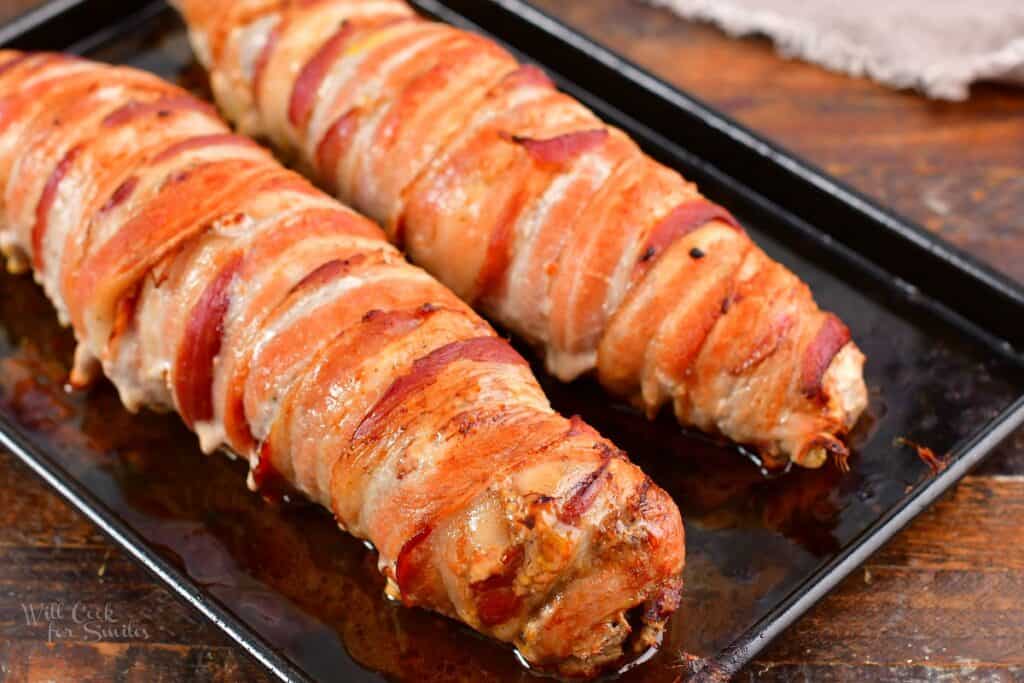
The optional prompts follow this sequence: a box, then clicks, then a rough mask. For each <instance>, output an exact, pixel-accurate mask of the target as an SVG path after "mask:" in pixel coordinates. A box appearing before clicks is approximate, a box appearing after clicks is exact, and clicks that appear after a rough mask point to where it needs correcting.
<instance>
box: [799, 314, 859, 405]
mask: <svg viewBox="0 0 1024 683" xmlns="http://www.w3.org/2000/svg"><path fill="white" fill-rule="evenodd" d="M849 341H850V329H849V328H848V327H847V326H846V325H844V324H843V321H842V320H840V319H839V318H837V317H836V316H834V315H832V314H828V315H826V316H825V321H824V323H822V326H821V329H820V330H818V334H817V335H816V336H815V337H814V341H812V342H811V344H810V346H808V347H807V351H805V352H804V359H803V368H802V370H801V373H800V389H801V391H803V393H804V396H806V397H807V398H810V399H814V400H818V401H820V400H824V399H825V398H826V397H825V395H824V393H823V392H822V379H824V377H825V371H826V370H828V366H829V365H831V364H832V359H833V358H835V357H836V354H838V353H839V351H840V350H841V349H842V348H843V347H844V346H846V344H847V343H848V342H849Z"/></svg>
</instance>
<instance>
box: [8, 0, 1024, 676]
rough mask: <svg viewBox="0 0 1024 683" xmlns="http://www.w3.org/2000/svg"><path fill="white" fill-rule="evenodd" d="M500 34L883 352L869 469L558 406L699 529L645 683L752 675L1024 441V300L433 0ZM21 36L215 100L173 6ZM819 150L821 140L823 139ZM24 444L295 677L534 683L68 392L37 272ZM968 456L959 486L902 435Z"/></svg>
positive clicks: (80, 11) (703, 126) (11, 38)
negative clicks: (642, 473) (616, 449)
mask: <svg viewBox="0 0 1024 683" xmlns="http://www.w3.org/2000/svg"><path fill="white" fill-rule="evenodd" d="M414 4H416V5H417V6H418V7H419V8H420V9H421V10H423V11H425V12H427V13H428V14H431V15H433V16H436V17H438V18H441V19H443V20H445V21H450V22H452V23H456V24H461V25H465V26H471V27H477V28H479V29H481V30H484V31H485V32H489V33H491V34H492V35H495V36H497V37H499V38H500V39H502V40H503V41H504V42H506V43H507V44H508V45H509V46H510V47H512V48H513V49H516V50H518V51H519V52H520V54H521V55H522V56H524V58H526V59H529V60H532V61H536V62H538V63H540V64H541V65H542V66H544V67H545V68H546V69H548V70H549V71H550V72H551V73H553V75H554V76H555V77H556V79H557V80H558V81H559V83H560V85H561V86H563V87H564V88H566V89H568V90H570V91H571V92H573V94H575V95H577V96H578V97H581V98H582V99H584V100H585V101H586V102H587V103H588V104H589V105H590V106H592V107H593V108H595V109H596V110H597V111H599V113H600V114H601V115H602V116H604V117H605V118H606V119H608V120H610V121H612V122H614V123H615V124H617V125H619V126H621V127H623V128H625V129H626V130H627V131H629V132H630V133H631V134H633V135H634V136H635V137H636V138H637V139H638V140H639V141H640V142H641V143H642V144H643V145H644V146H645V147H646V148H647V149H648V151H649V152H650V153H652V154H653V155H655V156H657V157H658V158H660V159H661V160H663V161H665V162H666V163H668V164H670V165H672V166H675V167H676V168H678V169H680V170H681V171H682V172H683V173H684V174H686V175H687V176H688V177H690V178H691V179H693V180H695V181H697V182H698V183H699V184H700V185H701V187H702V189H703V191H704V192H705V193H706V194H707V195H709V196H710V197H711V198H712V199H715V200H717V201H720V202H722V203H724V204H726V205H727V206H729V207H730V209H732V211H733V212H734V213H735V214H736V215H737V216H738V217H739V218H740V220H741V221H742V222H743V223H744V225H745V226H746V227H747V229H748V230H749V231H750V232H751V233H752V235H753V236H754V237H755V239H756V240H757V241H758V242H759V243H760V244H761V245H762V246H764V247H765V248H766V249H767V250H768V251H769V252H770V253H771V254H772V255H773V256H775V257H776V258H778V259H779V260H781V261H782V262H784V263H786V264H787V265H788V266H790V267H791V268H793V269H794V270H795V271H796V272H797V273H798V274H799V275H800V276H801V277H803V278H804V279H805V280H806V281H807V282H808V283H809V284H810V285H811V287H812V288H813V289H814V291H815V294H816V297H817V299H818V301H819V302H821V303H822V304H823V305H824V307H826V308H829V309H831V310H834V311H835V312H836V313H838V314H839V315H840V316H841V317H842V318H843V319H844V320H845V321H846V322H847V323H848V324H849V325H850V327H851V329H852V330H853V334H854V337H855V338H856V339H857V341H858V342H859V343H860V344H861V347H862V348H863V349H864V351H865V352H866V353H867V355H868V357H869V364H868V368H867V379H868V384H869V387H870V391H871V406H870V408H869V411H868V414H867V415H866V416H865V418H864V419H863V420H862V421H861V423H860V425H859V426H858V428H857V430H856V431H855V433H854V435H853V439H852V441H853V446H854V455H853V457H852V459H851V467H852V471H851V472H850V473H849V474H847V475H845V476H844V475H842V474H841V473H840V472H839V471H838V470H837V469H836V468H835V467H833V466H831V465H830V466H828V467H826V468H823V469H822V470H818V471H792V472H789V473H786V474H784V475H781V476H774V477H766V476H765V475H764V473H762V472H761V470H760V468H759V467H758V466H757V463H756V462H755V461H754V459H751V458H747V457H745V455H746V454H744V453H742V452H741V451H739V450H738V449H736V448H734V447H731V446H729V445H727V444H722V443H716V442H714V441H711V440H708V439H706V438H704V437H701V436H699V435H695V434H690V433H687V432H685V431H683V430H680V429H679V428H678V426H676V425H675V424H674V422H673V421H672V419H671V418H669V417H664V418H663V419H660V420H658V421H656V422H654V423H650V422H648V421H646V420H645V419H644V418H642V417H641V416H639V415H637V414H636V413H635V412H633V411H632V410H630V409H629V408H627V407H625V406H623V405H619V404H616V403H614V402H613V401H610V400H608V399H606V398H604V397H603V394H602V393H601V392H600V390H599V389H598V388H596V387H595V386H593V385H592V383H591V382H589V381H587V380H584V381H581V382H577V383H574V384H571V385H562V384H559V383H558V382H556V381H554V380H553V379H551V378H549V377H547V376H545V375H544V374H543V372H541V371H540V370H539V368H538V375H539V376H540V377H541V381H542V383H543V384H544V387H545V389H546V390H547V391H548V393H549V395H550V396H551V398H552V401H553V403H554V404H555V406H556V408H558V409H559V410H561V411H562V412H564V413H567V414H573V413H578V414H581V415H582V416H583V417H584V418H586V419H587V420H589V421H590V422H591V423H592V424H594V425H595V426H596V427H598V428H599V429H600V430H601V431H602V432H604V433H605V434H607V435H608V436H609V437H611V438H612V439H613V440H615V441H616V442H617V443H618V444H619V445H620V446H622V447H623V448H625V449H626V450H627V451H629V453H630V455H631V457H632V458H633V459H634V460H635V461H636V462H637V463H638V464H640V465H641V466H642V467H644V469H645V470H646V471H647V472H648V473H649V474H651V476H652V477H654V479H655V480H656V481H657V482H658V483H659V484H660V485H661V486H663V487H664V488H665V489H666V490H668V491H669V492H670V493H671V494H672V495H673V497H674V498H675V499H676V501H677V502H678V503H679V506H680V508H681V510H682V512H683V516H684V519H685V520H686V523H687V550H688V564H687V570H686V583H687V588H686V595H685V598H684V604H683V607H682V608H681V610H680V612H679V614H678V615H677V616H676V617H675V618H674V619H673V621H672V623H671V626H670V629H669V633H668V635H667V637H666V641H665V644H664V647H663V648H662V650H661V652H660V653H659V654H657V655H656V656H655V657H653V659H652V660H651V661H648V662H645V663H642V664H640V665H639V666H636V667H635V668H633V669H632V670H630V671H628V672H626V673H624V674H623V675H622V679H623V680H629V681H670V680H675V679H677V678H678V677H680V676H681V677H683V678H693V677H696V678H727V677H728V676H729V675H731V674H732V673H735V672H736V671H738V670H739V669H740V668H741V667H742V666H743V665H744V664H745V663H746V662H748V661H749V660H750V659H751V658H752V657H753V656H754V655H756V653H757V652H758V651H760V650H761V649H762V648H763V647H764V646H765V645H766V644H767V643H768V642H769V641H770V640H771V639H772V638H773V637H775V636H776V635H778V634H779V633H780V632H782V631H783V630H784V629H785V628H786V627H787V626H789V625H790V624H791V623H792V622H793V621H794V620H795V619H797V618H798V617H799V616H800V615H801V614H802V613H803V612H805V611H806V610H807V609H808V608H809V607H810V606H811V605H812V604H813V603H814V602H815V601H817V600H818V599H820V598H821V597H822V596H823V595H824V594H825V593H826V592H827V591H828V590H830V589H831V588H832V587H833V586H835V585H836V584H837V583H838V582H839V581H840V580H842V578H844V577H845V576H846V575H848V574H849V573H850V572H851V571H852V570H853V569H854V568H856V567H857V566H858V565H859V564H860V563H861V562H863V561H864V559H865V558H867V557H868V556H869V555H870V554H871V553H872V552H874V551H875V550H876V549H877V548H878V547H880V546H881V545H882V544H883V543H885V542H886V541H887V540H889V539H890V538H891V537H892V536H893V535H894V534H895V533H896V532H898V531H899V530H900V529H901V528H902V527H903V526H905V525H906V524H907V523H908V522H909V521H910V520H911V519H912V518H913V517H914V516H916V515H917V514H919V513H920V512H921V511H922V510H923V509H924V508H925V507H926V506H927V505H929V504H930V503H931V502H932V501H934V500H935V499H936V498H937V497H938V496H939V495H941V494H942V493H943V492H944V491H946V490H947V489H949V488H950V487H951V486H952V485H954V484H955V483H956V482H957V481H958V480H959V479H960V478H961V477H962V476H963V475H964V474H966V473H967V472H968V471H969V470H970V469H971V468H972V467H973V466H974V465H976V464H977V463H978V462H979V461H980V460H981V459H982V458H983V457H984V456H985V455H986V454H988V453H989V452H990V451H991V449H992V448H993V447H994V446H995V445H996V444H997V443H998V442H999V441H1000V440H1001V439H1002V438H1004V437H1005V436H1007V435H1008V434H1009V433H1010V432H1011V431H1012V430H1013V429H1014V428H1015V427H1016V426H1018V425H1020V424H1021V423H1022V422H1024V357H1022V355H1021V353H1020V348H1021V347H1022V346H1024V292H1022V290H1021V288H1020V287H1019V286H1017V285H1016V284H1014V283H1012V282H1010V281H1009V280H1007V279H1006V278H1004V277H1002V276H1000V275H999V274H997V273H995V272H993V271H992V270H990V269H988V268H986V267H985V266H982V265H980V264H978V263H976V262H975V261H973V260H972V259H970V258H969V257H967V256H965V255H964V254H962V253H960V252H958V251H956V250H955V249H953V248H951V247H949V246H948V245H946V244H944V243H942V242H941V241H939V240H938V239H937V238H935V237H934V236H932V235H930V234H929V233H927V232H925V231H924V230H922V229H921V228H919V227H916V226H913V225H911V224H909V223H908V222H907V221H905V220H902V219H900V218H898V217H896V216H893V215H892V214H891V213H889V212H887V211H886V210H885V209H883V208H881V207H879V206H877V205H875V204H873V203H872V202H871V201H869V200H867V199H865V198H864V197H862V196H859V195H857V194H856V193H854V192H852V191H850V190H849V189H847V188H845V187H843V186H842V185H841V184H839V183H838V182H836V181H835V180H833V179H831V178H829V177H827V176H826V175H824V174H823V173H821V172H820V171H818V170H816V169H814V168H812V167H810V166H808V165H807V164H805V163H804V162H801V161H799V160H797V159H795V158H793V157H792V156H790V155H789V154H787V153H786V152H784V151H783V150H780V149H778V148H777V147H775V146H774V145H772V144H771V143H769V142H767V141H765V140H763V139H761V138H759V137H758V136H757V135H755V134H753V133H751V132H750V131H748V130H746V129H744V128H742V127H741V126H739V125H737V124H736V123H734V122H732V121H730V120H729V119H728V118H726V117H724V116H722V115H720V114H718V113H716V112H715V111H713V110H711V109H709V108H708V107H706V106H705V105H703V104H701V103H700V102H699V101H697V100H695V99H693V98H691V97H689V96H687V95H685V94H683V93H680V92H678V91H676V90H674V89H673V88H672V87H670V86H668V85H666V84H665V83H663V82H661V81H659V80H658V79H656V78H654V77H652V76H650V75H649V74H647V73H645V72H643V71H642V70H641V69H639V68H638V67H636V66H634V65H631V64H629V63H628V62H626V61H624V60H622V59H621V58H619V57H617V56H615V55H614V54H612V53H610V52H608V51H606V50H604V49H603V48H601V47H599V46H597V45H595V44H594V43H592V42H590V41H589V40H587V39H585V38H583V37H582V36H580V35H579V34H577V33H575V32H573V31H572V30H571V29H569V28H567V27H565V26H564V25H562V24H560V23H559V22H557V21H555V20H553V19H551V18H550V17H548V16H547V15H544V14H543V13H541V12H539V11H537V10H536V9H534V8H532V7H531V6H530V5H528V4H526V3H524V2H521V1H520V0H446V1H442V0H416V1H415V3H414ZM0 43H4V44H7V45H11V46H16V47H20V48H23V49H51V50H70V51H74V52H78V53H84V54H86V55H88V56H90V57H94V58H97V59H102V60H106V61H111V62H117V63H126V64H132V65H135V66H139V67H141V68H146V69H150V70H153V71H155V72H157V73H159V74H161V75H163V76H165V77H168V78H171V79H176V80H178V81H179V82H183V83H184V84H186V85H188V86H190V87H193V89H197V90H200V91H201V90H202V87H203V77H202V73H201V71H200V70H199V69H198V67H196V65H195V64H194V62H193V60H192V57H191V55H190V51H189V48H188V44H187V41H186V38H185V34H184V31H183V29H182V27H181V24H180V23H179V22H178V20H177V19H176V18H175V17H174V15H173V13H171V12H170V11H169V10H168V8H167V7H166V6H165V5H164V4H163V3H162V2H148V3H147V2H139V3H134V2H124V1H123V0H122V1H116V0H60V1H59V2H55V3H51V4H50V5H48V6H45V7H44V8H42V9H41V10H39V11H38V12H35V13H33V14H30V15H27V16H26V17H23V18H22V19H20V20H18V21H15V22H13V23H11V24H9V25H8V26H6V27H3V28H0ZM808 134H813V131H809V132H808ZM0 287H2V297H0V443H3V445H4V446H6V447H7V448H9V449H11V450H12V451H13V452H14V453H16V454H17V455H18V456H19V457H20V458H21V459H22V460H24V461H25V462H26V463H27V464H28V465H29V466H30V467H31V468H32V469H33V470H35V471H36V472H37V473H38V474H39V475H40V476H42V477H44V478H45V479H46V480H47V481H48V482H49V483H50V484H51V485H52V486H54V488H55V489H56V490H57V491H58V492H59V493H60V494H61V495H62V496H64V497H65V498H66V499H68V500H69V501H70V502H71V503H72V504H74V505H75V506H76V507H77V508H78V509H79V510H81V511H82V512H83V513H84V514H86V515H87V516H88V517H89V518H90V519H91V520H93V521H94V522H96V523H97V524H98V525H99V526H100V527H101V528H102V529H103V530H104V531H105V532H106V533H107V534H108V535H110V536H111V537H112V538H113V539H114V540H115V541H116V542H117V543H118V544H120V545H121V546H123V547H124V548H125V549H126V550H127V551H128V552H129V553H130V554H131V555H132V556H133V557H135V558H136V559H137V560H138V561H140V562H141V563H142V564H144V565H145V566H146V567H147V568H148V569H149V570H150V571H152V572H153V573H154V574H155V575H156V576H157V577H158V578H159V579H160V580H161V581H163V582H164V583H165V584H166V585H167V586H168V587H169V588H170V589H172V590H173V591H174V592H176V593H177V594H178V595H179V596H181V597H182V599H184V600H185V601H186V602H188V603H189V604H191V605H192V606H193V607H195V608H196V609H198V610H199V611H201V612H202V613H203V614H205V615H206V616H207V617H208V618H210V619H211V620H213V621H214V622H215V623H216V624H217V625H218V626H219V627H221V628H222V629H223V630H224V631H225V632H226V633H227V634H228V635H229V636H230V637H231V638H233V639H234V640H235V641H236V642H237V643H239V645H241V646H242V647H243V648H244V649H245V650H247V651H248V652H249V653H250V654H252V655H253V656H254V657H256V658H257V659H258V660H259V661H260V662H261V663H262V664H263V665H265V666H266V667H267V669H268V671H270V672H271V673H272V674H273V675H275V676H276V677H278V678H280V679H282V680H345V681H375V680H381V679H387V680H416V681H455V680H459V681H461V680H465V681H476V680H501V681H505V680H510V681H511V680H516V681H520V680H522V681H526V680H530V679H531V674H530V673H529V672H527V671H526V670H525V669H523V668H522V667H521V666H520V664H519V663H518V662H517V661H516V659H515V657H514V654H513V653H512V652H511V651H510V650H507V649H505V648H503V647H501V646H499V645H496V644H494V643H491V642H489V641H486V640H484V639H482V638H479V637H477V636H475V635H473V634H472V633H471V632H469V631H468V630H466V629H464V628H462V627H460V626H458V625H456V624H454V623H452V622H449V621H447V620H445V619H442V618H440V617H436V616H433V615H431V614H427V613H425V612H422V611H419V610H407V609H404V608H400V607H397V606H395V605H392V604H390V603H388V602H387V601H386V600H385V599H384V597H383V595H382V591H381V581H380V579H379V577H378V576H377V573H376V569H375V558H374V557H373V554H372V552H371V551H369V550H366V549H365V548H363V546H362V545H361V544H360V543H358V542H357V541H355V540H353V539H351V538H348V537H346V536H345V535H343V534H340V533H338V531H337V529H336V528H335V526H334V524H333V522H332V521H331V520H330V518H329V516H328V515H326V514H324V513H322V512H321V511H319V510H317V509H315V508H313V507H311V506H303V505H300V504H290V505H285V504H281V503H274V502H264V501H262V500H260V498H259V497H258V496H256V495H253V494H250V493H248V492H247V491H246V490H245V487H244V484H243V479H244V467H243V466H242V465H241V464H240V463H232V462H229V461H228V460H227V459H225V458H219V457H217V458H205V457H204V456H202V455H201V454H200V453H199V451H198V447H197V445H196V441H195V438H194V437H193V436H192V435H191V434H190V433H188V432H187V430H186V429H185V428H184V427H183V426H182V425H181V423H180V421H179V420H178V419H177V418H175V417H173V416H159V415H153V414H148V413H147V414H142V415H138V416H132V415H128V414H127V413H126V412H125V411H124V410H123V408H121V406H120V404H119V402H118V401H117V397H116V393H115V392H114V391H113V389H112V387H110V386H109V385H106V384H104V385H101V386H100V387H99V388H97V389H94V390H92V391H91V392H89V393H88V394H68V393H66V392H65V391H63V381H64V377H65V373H66V371H67V367H68V364H69V362H70V355H71V350H72V346H73V343H72V339H71V336H70V334H69V333H68V332H67V331H65V330H61V329H60V328H59V327H58V326H57V324H56V320H55V315H54V314H53V311H52V309H51V307H50V305H49V304H48V303H47V302H46V300H45V298H44V297H43V296H42V293H41V292H40V291H39V289H38V288H37V287H36V286H35V285H34V284H32V282H31V280H30V279H29V278H17V277H13V276H9V275H3V276H0ZM901 437H902V438H907V439H911V440H913V441H916V442H919V443H923V444H926V445H927V446H929V447H931V448H932V449H934V450H935V452H937V453H940V454H945V464H946V467H945V469H944V470H942V471H941V472H939V473H937V474H936V473H933V472H932V471H931V470H930V469H929V467H928V466H927V465H925V464H924V463H923V462H921V461H920V460H919V459H918V458H917V456H916V455H915V453H914V451H913V450H912V449H907V448H901V447H899V446H897V445H896V443H895V441H896V440H897V439H898V438H901Z"/></svg>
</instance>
